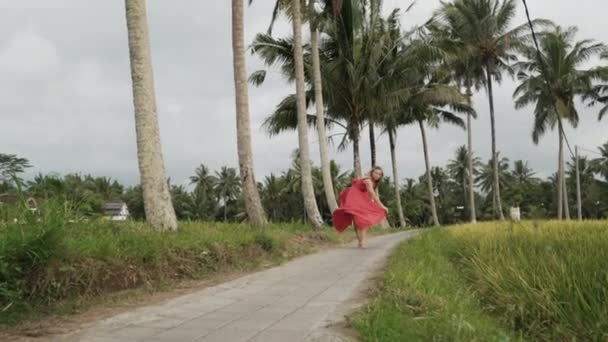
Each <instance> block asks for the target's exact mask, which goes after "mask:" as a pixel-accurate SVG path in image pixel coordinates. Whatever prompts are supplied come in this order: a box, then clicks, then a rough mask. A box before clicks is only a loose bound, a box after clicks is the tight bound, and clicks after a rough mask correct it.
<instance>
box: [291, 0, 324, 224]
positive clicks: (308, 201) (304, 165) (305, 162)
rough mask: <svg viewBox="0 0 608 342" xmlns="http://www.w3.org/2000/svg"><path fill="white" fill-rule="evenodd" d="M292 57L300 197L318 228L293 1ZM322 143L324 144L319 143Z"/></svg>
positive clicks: (299, 30)
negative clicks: (296, 116) (300, 179)
mask: <svg viewBox="0 0 608 342" xmlns="http://www.w3.org/2000/svg"><path fill="white" fill-rule="evenodd" d="M292 6H293V13H292V14H293V17H292V26H293V47H294V49H293V55H294V69H295V83H296V107H297V108H296V109H297V113H298V146H299V154H300V168H301V172H302V195H303V197H304V207H305V209H306V213H307V215H308V219H309V220H310V223H311V224H312V225H313V226H314V227H316V228H318V227H321V226H322V225H323V220H322V219H321V214H320V213H319V207H318V206H317V201H316V198H315V190H314V188H313V182H312V166H311V164H310V150H309V145H308V122H307V114H308V113H307V112H306V83H305V82H306V81H305V78H304V50H303V47H302V10H301V8H300V6H301V3H300V0H293V1H292ZM321 143H324V142H321Z"/></svg>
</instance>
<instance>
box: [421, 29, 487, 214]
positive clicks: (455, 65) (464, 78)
mask: <svg viewBox="0 0 608 342" xmlns="http://www.w3.org/2000/svg"><path fill="white" fill-rule="evenodd" d="M453 24H455V22H453V21H446V22H441V21H438V20H435V19H431V21H430V22H429V23H427V29H428V30H429V32H430V34H431V39H432V41H433V44H434V45H435V46H437V47H438V48H440V49H441V50H442V51H443V52H444V53H445V55H444V58H443V63H444V67H445V69H446V72H447V73H448V74H450V75H451V77H452V78H453V81H454V83H455V84H456V85H457V86H458V87H459V88H462V89H463V90H464V94H465V96H466V98H467V104H468V105H469V106H472V105H473V101H472V99H473V89H475V90H477V91H478V90H480V89H481V87H482V86H483V84H484V80H485V73H484V70H483V66H482V63H480V62H479V61H478V60H477V58H478V57H477V56H475V55H471V54H470V53H469V48H468V46H467V45H466V44H465V42H463V41H462V40H455V39H453V37H457V36H458V35H459V32H458V30H459V28H458V27H453V26H452V25H453ZM474 118H476V116H475V115H474V113H468V114H467V122H466V125H467V127H466V131H467V147H466V150H468V151H471V153H467V156H468V160H467V167H468V172H467V176H468V178H469V179H468V182H467V183H468V184H469V186H468V201H465V203H466V202H468V203H470V205H469V215H470V220H471V222H472V223H475V222H477V208H476V205H475V189H474V163H475V162H474V160H473V129H472V120H473V119H474Z"/></svg>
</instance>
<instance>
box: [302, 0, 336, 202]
mask: <svg viewBox="0 0 608 342" xmlns="http://www.w3.org/2000/svg"><path fill="white" fill-rule="evenodd" d="M315 2H316V1H315V0H309V5H308V6H309V13H310V18H311V19H310V43H311V50H312V69H313V78H314V88H315V105H316V110H317V132H318V134H319V153H320V155H321V174H322V176H323V190H324V191H325V199H326V200H327V205H328V206H329V211H330V212H332V213H333V212H334V210H336V208H337V207H338V203H337V201H336V193H335V191H334V185H333V182H332V179H331V167H330V162H329V153H328V149H327V131H326V130H325V104H324V102H323V82H322V79H321V61H320V58H319V30H318V29H317V26H316V23H315V19H314V17H315V15H314V13H315Z"/></svg>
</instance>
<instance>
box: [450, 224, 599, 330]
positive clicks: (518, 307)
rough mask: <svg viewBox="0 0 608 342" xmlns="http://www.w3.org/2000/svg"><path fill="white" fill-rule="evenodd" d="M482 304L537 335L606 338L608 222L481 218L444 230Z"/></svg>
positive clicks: (519, 328) (455, 257) (517, 328)
mask: <svg viewBox="0 0 608 342" xmlns="http://www.w3.org/2000/svg"><path fill="white" fill-rule="evenodd" d="M448 236H449V238H451V239H453V240H454V241H455V248H456V250H455V251H454V252H456V251H457V253H454V252H453V253H452V254H453V255H452V259H453V260H454V262H456V263H458V264H459V265H460V267H461V269H462V270H463V272H464V273H465V275H466V277H467V280H468V281H469V282H470V284H472V285H473V287H474V288H475V289H476V291H478V292H479V294H480V296H481V298H482V299H483V302H484V304H485V305H486V307H488V308H490V309H491V311H492V312H493V313H494V314H496V315H498V316H499V317H502V318H503V320H505V321H506V322H507V324H508V325H509V326H510V327H511V328H512V329H513V330H515V331H523V332H524V333H525V334H526V335H527V336H529V337H530V338H533V339H540V340H551V341H554V340H563V339H572V338H577V339H579V340H606V339H608V223H607V222H584V223H575V222H556V221H552V222H551V221H550V222H526V223H523V224H514V223H511V224H506V225H496V224H484V225H478V226H463V227H458V228H455V229H453V230H449V231H448Z"/></svg>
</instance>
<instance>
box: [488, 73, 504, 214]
mask: <svg viewBox="0 0 608 342" xmlns="http://www.w3.org/2000/svg"><path fill="white" fill-rule="evenodd" d="M486 74H487V75H486V76H487V79H486V81H487V85H488V98H489V102H490V124H491V126H492V127H491V130H492V157H493V161H494V200H495V202H496V210H497V211H498V218H500V219H501V220H504V219H505V215H504V213H503V211H502V201H501V199H500V178H499V176H498V153H496V123H495V117H494V92H493V89H492V70H491V68H490V65H487V66H486Z"/></svg>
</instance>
